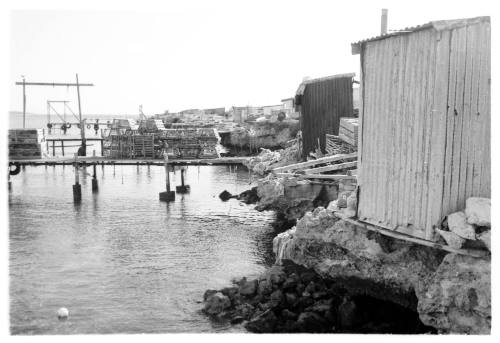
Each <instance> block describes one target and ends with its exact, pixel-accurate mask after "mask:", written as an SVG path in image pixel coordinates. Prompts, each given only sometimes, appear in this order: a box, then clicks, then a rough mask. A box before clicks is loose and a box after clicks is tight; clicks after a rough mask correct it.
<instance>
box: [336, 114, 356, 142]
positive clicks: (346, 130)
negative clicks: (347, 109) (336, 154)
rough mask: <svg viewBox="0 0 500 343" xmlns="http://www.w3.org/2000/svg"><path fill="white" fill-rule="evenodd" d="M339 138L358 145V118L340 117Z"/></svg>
mask: <svg viewBox="0 0 500 343" xmlns="http://www.w3.org/2000/svg"><path fill="white" fill-rule="evenodd" d="M339 138H340V139H342V140H343V141H344V142H346V143H349V144H351V145H352V146H357V145H358V118H348V117H343V118H340V126H339Z"/></svg>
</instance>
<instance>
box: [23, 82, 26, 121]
mask: <svg viewBox="0 0 500 343" xmlns="http://www.w3.org/2000/svg"><path fill="white" fill-rule="evenodd" d="M25 128H26V80H25V79H24V75H23V129H25Z"/></svg>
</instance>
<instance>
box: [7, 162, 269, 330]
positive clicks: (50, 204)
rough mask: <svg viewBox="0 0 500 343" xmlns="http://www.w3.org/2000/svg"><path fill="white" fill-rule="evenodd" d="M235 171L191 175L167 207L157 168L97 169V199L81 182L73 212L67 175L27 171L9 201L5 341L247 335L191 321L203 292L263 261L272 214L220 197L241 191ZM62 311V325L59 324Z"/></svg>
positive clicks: (242, 179)
mask: <svg viewBox="0 0 500 343" xmlns="http://www.w3.org/2000/svg"><path fill="white" fill-rule="evenodd" d="M241 169H242V168H241V167H240V170H239V171H236V172H235V171H234V170H231V171H230V169H229V167H226V166H222V167H215V166H206V167H190V168H189V169H188V172H187V175H186V180H187V183H188V184H190V185H191V193H190V194H187V195H179V194H177V199H176V201H175V202H174V203H170V204H166V203H161V202H159V201H158V192H160V191H163V190H164V187H165V183H164V182H165V181H164V178H165V176H164V169H163V168H162V167H155V166H151V167H149V168H148V167H147V166H143V167H136V166H124V167H119V166H117V167H115V169H113V167H112V166H105V167H104V168H102V167H98V168H97V172H98V173H97V174H98V180H99V187H100V189H99V193H98V194H92V192H91V177H90V176H89V175H88V176H86V177H84V178H83V179H82V181H81V182H82V198H83V200H82V204H81V205H79V206H75V205H74V204H73V200H72V191H71V185H72V184H73V183H74V173H73V169H72V168H71V167H70V166H65V167H63V166H56V167H50V166H49V167H26V169H25V170H24V171H22V172H21V173H20V174H19V175H17V176H14V177H12V192H11V193H10V194H9V216H10V300H11V304H10V306H11V307H10V321H11V324H10V325H11V332H12V333H13V334H77V333H139V332H145V333H153V332H155V333H161V332H214V331H230V330H233V331H234V330H244V329H241V328H230V327H229V326H228V325H225V324H212V323H211V322H210V321H209V320H207V318H206V317H205V316H203V315H202V314H201V313H200V312H199V310H200V308H201V307H202V304H201V303H200V301H201V300H202V296H203V292H204V291H205V290H206V289H208V288H218V287H224V286H226V285H230V281H231V279H232V278H234V277H242V276H249V275H255V274H258V273H260V272H262V271H263V270H264V269H265V268H266V266H267V265H268V264H269V263H271V260H272V256H271V240H272V232H273V230H272V228H271V226H270V222H271V221H272V220H273V216H272V214H271V213H259V212H257V211H255V210H253V206H251V205H250V206H248V205H244V204H241V203H239V202H237V201H236V200H230V201H228V202H222V201H220V200H219V198H218V194H219V193H220V192H221V191H222V190H224V189H227V190H228V191H230V192H232V193H236V192H241V191H243V190H245V189H248V188H249V187H250V185H249V179H248V177H249V176H248V172H247V171H243V170H241ZM87 171H88V172H89V173H91V171H92V168H87ZM179 183H180V174H179V172H177V173H176V175H175V176H174V178H173V180H172V184H173V185H176V184H179ZM63 306H64V307H67V308H68V309H69V311H70V318H69V320H67V321H58V320H57V318H56V311H57V309H58V308H59V307H63Z"/></svg>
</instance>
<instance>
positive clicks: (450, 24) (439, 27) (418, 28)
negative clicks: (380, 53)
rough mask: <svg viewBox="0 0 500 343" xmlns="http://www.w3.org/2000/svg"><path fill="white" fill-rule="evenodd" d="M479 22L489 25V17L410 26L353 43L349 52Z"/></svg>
mask: <svg viewBox="0 0 500 343" xmlns="http://www.w3.org/2000/svg"><path fill="white" fill-rule="evenodd" d="M480 22H488V23H489V22H490V17H488V16H486V17H475V18H465V19H452V20H437V21H431V22H428V23H426V24H422V25H417V26H412V27H406V28H404V29H402V30H397V31H393V32H390V33H386V34H384V35H380V36H375V37H372V38H367V39H363V40H360V41H358V42H355V43H351V50H352V54H353V55H357V54H359V53H360V52H361V46H362V45H363V44H364V43H367V42H373V41H377V40H382V39H386V38H389V37H394V36H400V35H403V34H408V33H412V32H416V31H421V30H425V29H429V28H434V29H435V30H437V31H442V30H452V29H456V28H459V27H462V26H466V25H471V24H477V23H480Z"/></svg>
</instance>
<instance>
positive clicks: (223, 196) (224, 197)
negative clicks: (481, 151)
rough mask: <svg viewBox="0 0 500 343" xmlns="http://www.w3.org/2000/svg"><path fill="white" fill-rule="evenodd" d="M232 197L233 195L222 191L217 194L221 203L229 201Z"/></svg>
mask: <svg viewBox="0 0 500 343" xmlns="http://www.w3.org/2000/svg"><path fill="white" fill-rule="evenodd" d="M232 197H233V195H232V194H231V193H229V192H228V191H226V190H224V191H222V192H221V193H220V194H219V198H220V200H222V201H228V200H229V199H231V198H232Z"/></svg>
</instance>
